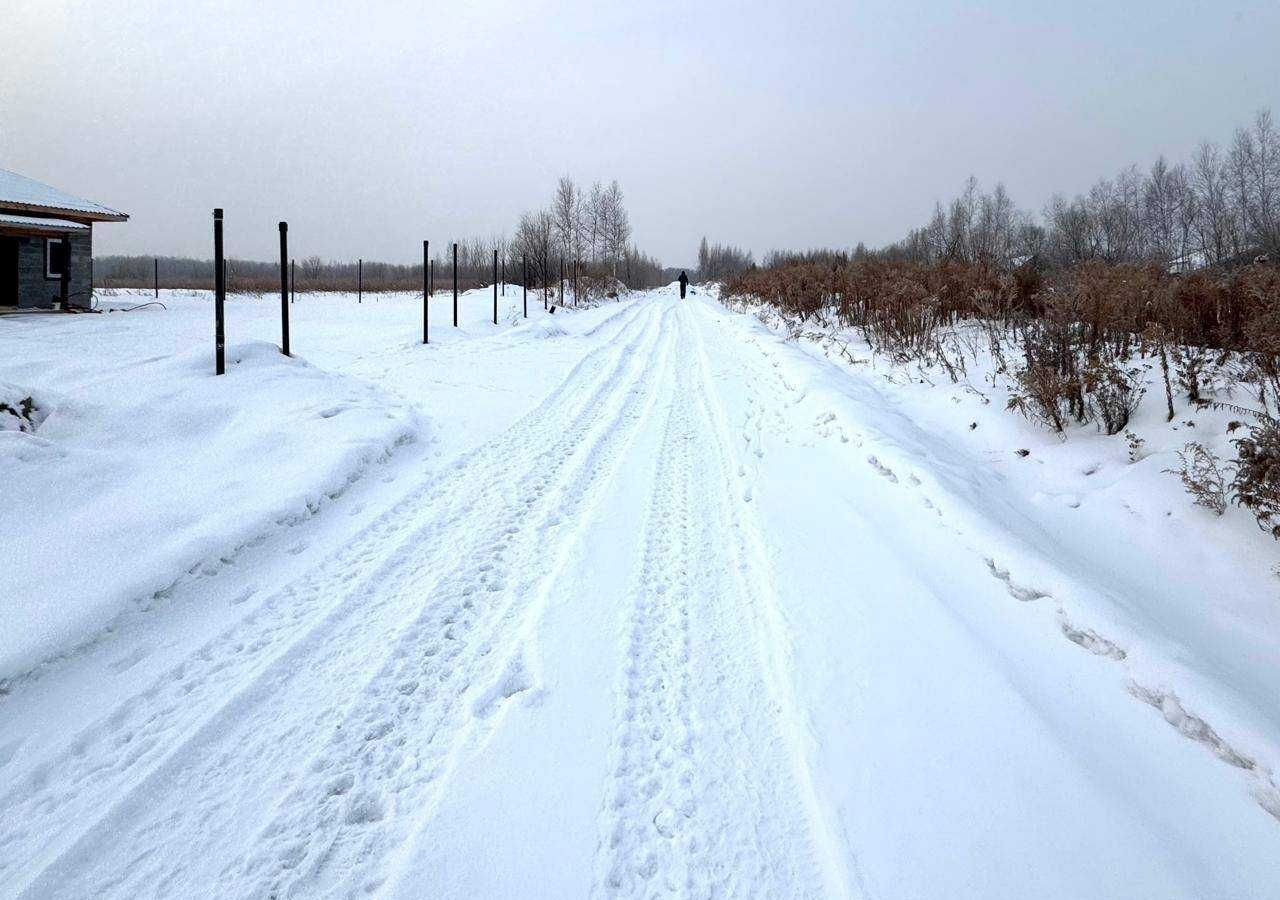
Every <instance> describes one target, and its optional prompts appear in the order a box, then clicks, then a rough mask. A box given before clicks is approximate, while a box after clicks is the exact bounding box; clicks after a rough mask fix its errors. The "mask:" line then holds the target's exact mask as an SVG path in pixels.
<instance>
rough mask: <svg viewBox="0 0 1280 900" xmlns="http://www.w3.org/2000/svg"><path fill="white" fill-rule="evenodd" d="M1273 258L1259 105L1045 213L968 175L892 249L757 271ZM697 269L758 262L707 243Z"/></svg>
mask: <svg viewBox="0 0 1280 900" xmlns="http://www.w3.org/2000/svg"><path fill="white" fill-rule="evenodd" d="M1266 253H1269V254H1271V255H1272V257H1273V258H1276V256H1277V254H1280V130H1278V129H1277V127H1276V124H1275V122H1274V120H1273V118H1272V115H1271V113H1270V111H1268V110H1263V111H1261V112H1259V113H1258V114H1257V115H1256V116H1255V117H1254V119H1253V121H1252V122H1251V123H1249V124H1248V125H1247V126H1242V127H1240V128H1238V129H1236V132H1235V134H1234V135H1233V136H1232V139H1231V141H1230V143H1229V144H1228V145H1227V146H1225V147H1223V146H1220V145H1218V144H1215V143H1212V142H1209V141H1206V142H1204V143H1202V144H1201V145H1200V146H1199V148H1198V149H1197V150H1196V152H1195V154H1194V155H1193V157H1192V158H1191V160H1190V161H1187V162H1179V163H1170V162H1169V161H1168V160H1167V159H1165V157H1163V156H1161V157H1159V158H1157V159H1156V160H1155V162H1153V163H1152V164H1151V166H1150V167H1149V168H1147V169H1146V170H1145V171H1142V170H1140V169H1139V168H1138V167H1137V166H1129V167H1128V168H1125V169H1122V170H1121V171H1120V172H1118V173H1117V174H1116V175H1115V176H1114V177H1112V178H1100V179H1099V180H1098V181H1097V182H1096V183H1095V184H1094V185H1093V186H1092V187H1090V188H1089V190H1088V191H1086V192H1084V193H1077V194H1076V195H1074V196H1072V197H1068V196H1067V195H1065V194H1056V195H1054V196H1053V197H1052V198H1050V200H1049V202H1048V203H1047V204H1046V206H1045V208H1044V209H1043V210H1042V211H1041V212H1040V214H1038V215H1037V214H1034V213H1031V212H1028V211H1026V210H1021V209H1019V208H1018V207H1017V206H1016V205H1015V204H1014V201H1013V199H1012V198H1011V197H1010V196H1009V194H1008V192H1007V191H1006V190H1005V187H1004V185H1003V184H1001V183H997V184H996V186H995V187H994V188H993V189H992V190H991V191H989V192H988V191H984V190H982V189H981V188H980V186H979V184H978V180H977V179H976V178H974V177H972V176H971V177H970V178H969V179H968V181H966V182H965V185H964V189H963V190H962V191H961V193H960V195H959V196H958V197H956V198H955V199H953V200H952V201H951V202H950V203H948V204H945V205H944V204H943V203H941V202H939V203H937V204H935V206H934V210H933V215H932V216H931V217H930V219H929V221H928V223H927V224H925V225H923V226H921V227H919V228H915V229H912V230H911V231H910V232H908V234H907V235H906V237H904V238H903V239H902V240H900V241H898V242H896V243H894V244H891V245H889V246H887V247H884V248H881V249H879V250H869V249H868V248H867V247H866V246H865V245H864V244H862V243H859V244H857V245H856V246H855V247H854V248H853V249H852V250H830V249H820V250H810V251H799V252H793V251H773V252H771V253H769V254H768V255H767V256H766V257H765V259H764V260H763V261H762V265H763V266H765V267H766V268H767V267H773V266H777V265H782V264H785V263H787V262H789V261H815V260H817V259H832V260H840V261H848V260H851V259H852V260H856V259H866V258H870V257H878V258H881V259H887V260H902V261H910V262H920V263H938V262H961V263H981V264H985V265H988V266H995V267H1008V266H1009V265H1011V264H1012V265H1015V266H1016V265H1018V264H1021V263H1022V262H1025V261H1026V260H1028V259H1031V258H1034V259H1036V260H1037V264H1038V265H1040V266H1041V267H1044V268H1055V267H1057V268H1062V267H1071V266H1076V265H1080V264H1082V263H1087V262H1094V261H1098V262H1105V263H1134V264H1150V263H1154V264H1157V265H1160V266H1164V267H1168V268H1170V269H1171V270H1172V271H1178V272H1185V271H1193V270H1195V269H1198V268H1203V267H1223V266H1233V265H1240V264H1244V263H1248V262H1251V261H1252V260H1253V259H1254V257H1256V256H1258V255H1259V254H1266ZM698 263H699V277H700V278H701V279H702V280H721V279H724V278H728V277H732V276H733V275H737V274H740V273H742V272H745V271H747V270H749V269H751V268H753V267H754V265H755V261H754V260H753V259H752V257H751V254H750V253H749V252H747V251H744V250H742V249H741V248H738V247H734V246H731V245H720V244H716V245H709V244H708V243H707V240H706V238H703V240H702V245H701V247H700V249H699V253H698Z"/></svg>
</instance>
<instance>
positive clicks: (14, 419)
mask: <svg viewBox="0 0 1280 900" xmlns="http://www.w3.org/2000/svg"><path fill="white" fill-rule="evenodd" d="M46 415H47V412H46V411H45V410H44V409H42V408H41V406H40V404H38V403H37V402H36V401H35V398H34V397H32V396H31V395H30V394H28V393H26V392H25V391H23V390H21V389H19V388H17V387H15V386H14V385H8V384H0V431H24V432H27V433H28V434H30V433H32V432H34V431H35V430H36V429H37V428H39V427H40V423H41V422H43V421H44V419H45V416H46Z"/></svg>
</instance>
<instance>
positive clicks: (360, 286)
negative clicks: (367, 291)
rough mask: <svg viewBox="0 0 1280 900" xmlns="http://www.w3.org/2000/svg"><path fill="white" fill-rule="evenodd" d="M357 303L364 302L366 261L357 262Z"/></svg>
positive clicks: (359, 260) (358, 260)
mask: <svg viewBox="0 0 1280 900" xmlns="http://www.w3.org/2000/svg"><path fill="white" fill-rule="evenodd" d="M356 302H357V303H363V302H364V260H363V259H357V260H356Z"/></svg>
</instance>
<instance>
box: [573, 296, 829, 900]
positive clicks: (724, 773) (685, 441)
mask: <svg viewBox="0 0 1280 900" xmlns="http://www.w3.org/2000/svg"><path fill="white" fill-rule="evenodd" d="M678 325H679V328H680V332H681V344H680V349H679V352H678V358H679V359H680V364H679V365H678V367H677V377H676V383H675V385H674V391H673V393H672V394H671V396H670V397H669V398H668V400H667V409H666V419H665V425H664V430H663V435H662V439H661V443H660V448H659V451H658V458H657V461H656V463H655V471H654V476H653V495H652V497H651V501H650V508H649V511H648V514H647V518H646V523H645V527H644V531H643V536H642V541H641V546H640V552H639V560H638V566H637V575H636V579H635V584H634V587H633V588H632V590H631V594H630V597H629V609H630V613H629V616H628V621H627V625H628V626H629V627H628V636H627V638H626V640H627V650H626V657H625V662H624V668H623V672H622V673H621V676H620V683H619V687H618V697H619V719H618V722H617V725H616V734H615V739H614V748H613V751H612V762H611V768H610V778H609V782H608V784H607V785H606V790H605V794H606V796H605V802H604V807H603V810H602V817H601V836H600V843H599V846H598V850H597V860H596V873H595V885H594V893H595V894H596V895H597V896H605V897H648V896H654V895H657V894H660V893H669V894H674V895H676V896H759V897H778V896H789V897H796V896H800V897H803V896H821V895H823V894H824V893H826V892H828V891H831V892H834V893H847V892H845V891H844V890H843V888H842V887H841V884H842V881H843V879H842V878H841V877H840V875H839V874H838V873H835V874H833V873H832V872H831V871H830V870H829V869H828V866H829V865H830V864H829V863H828V862H827V861H826V860H824V859H823V858H822V856H823V855H824V854H825V853H826V849H827V844H828V843H829V841H828V839H827V837H826V835H825V826H824V825H823V824H822V823H821V822H819V821H817V820H815V818H814V814H813V811H812V807H811V805H810V797H809V794H811V789H809V788H808V786H807V782H806V783H805V784H804V785H801V784H800V783H799V781H798V779H797V772H798V770H803V769H804V763H803V761H802V760H798V759H797V758H796V756H795V754H796V746H795V742H794V740H793V737H792V735H791V734H790V733H789V732H790V730H792V729H794V723H792V722H790V721H784V717H785V715H787V714H788V710H787V709H785V708H784V707H783V706H782V705H781V704H779V703H778V696H779V694H778V691H777V687H776V685H775V684H773V674H774V673H773V672H772V671H771V666H770V664H769V663H767V662H766V661H765V659H764V658H763V657H762V656H761V649H762V644H765V643H770V642H772V641H773V640H775V639H776V638H777V635H776V634H772V633H770V634H767V635H765V634H762V633H761V632H760V628H761V627H762V623H761V619H760V616H761V611H760V609H759V608H758V606H759V604H760V603H761V598H760V595H759V593H758V588H757V587H755V586H753V585H754V584H755V583H756V582H757V581H758V578H759V574H760V573H759V572H758V571H757V569H756V564H755V562H754V561H753V560H752V559H751V554H752V553H753V552H755V551H754V550H753V549H749V548H747V547H746V545H745V544H744V543H743V541H744V538H743V537H742V534H741V523H740V521H739V514H738V512H737V506H738V505H739V504H741V502H742V501H741V500H740V499H739V498H738V496H737V493H736V491H735V490H734V485H733V475H732V474H731V473H734V472H736V471H738V466H737V465H736V464H735V463H734V461H733V460H732V459H731V458H730V457H729V455H728V450H727V443H726V441H727V438H726V436H725V435H726V432H725V430H724V426H723V423H721V422H720V421H719V420H718V419H717V418H716V416H715V414H714V413H713V410H712V408H711V406H710V401H709V399H708V396H707V391H708V390H709V384H708V382H709V376H708V374H707V372H706V369H705V365H704V363H703V361H702V351H701V349H700V346H699V342H700V338H699V337H698V335H697V329H698V324H697V322H696V321H695V319H694V318H693V316H692V314H691V313H690V312H689V311H688V308H687V307H684V306H682V307H680V308H679V313H678ZM816 832H823V833H822V834H817V833H816ZM820 847H821V849H820Z"/></svg>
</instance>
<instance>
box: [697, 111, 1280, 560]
mask: <svg viewBox="0 0 1280 900" xmlns="http://www.w3.org/2000/svg"><path fill="white" fill-rule="evenodd" d="M703 249H704V250H705V251H706V252H705V253H700V254H699V259H700V264H702V263H704V261H705V268H704V269H703V270H701V271H700V273H699V274H700V276H703V277H708V276H706V274H705V273H706V272H714V273H717V274H715V275H713V276H710V277H714V278H716V279H717V280H722V281H723V282H724V284H723V289H722V296H723V297H725V298H726V300H727V301H728V302H730V303H735V302H746V303H754V304H758V305H760V306H761V307H763V308H766V309H771V310H774V311H775V312H776V313H777V314H778V315H780V316H781V317H782V319H783V321H784V322H786V323H787V327H788V328H790V329H791V331H792V332H793V333H794V334H801V333H806V332H810V331H813V330H814V329H815V328H816V329H818V331H819V332H821V333H826V330H827V329H828V328H836V329H840V328H850V329H854V330H856V332H857V333H859V334H860V335H861V336H862V337H863V338H865V340H866V343H867V345H868V347H869V348H870V350H871V351H872V352H873V353H875V354H877V355H882V356H886V357H888V358H889V359H891V360H893V361H895V362H898V363H903V364H916V365H919V366H922V367H927V368H933V369H941V370H943V371H944V372H945V373H946V374H947V376H949V377H950V379H951V380H952V381H957V382H958V381H960V380H962V379H963V378H964V377H965V374H966V368H967V366H968V365H970V364H973V363H976V362H978V360H979V357H981V358H982V360H983V364H984V365H986V363H987V361H990V363H991V364H992V365H993V366H994V373H995V374H994V375H993V376H992V377H993V378H995V379H997V380H999V381H1000V382H1001V383H1003V384H1006V385H1007V386H1008V388H1009V395H1008V408H1009V409H1010V410H1011V411H1014V412H1016V413H1019V414H1021V415H1023V416H1025V417H1026V418H1027V419H1029V420H1030V421H1033V422H1037V423H1041V424H1043V425H1044V426H1046V427H1048V428H1050V429H1052V430H1054V431H1056V432H1059V433H1061V434H1064V435H1065V434H1066V432H1067V431H1068V430H1069V429H1070V428H1071V427H1073V426H1081V425H1093V426H1096V427H1097V428H1098V430H1100V431H1102V432H1103V433H1105V434H1109V435H1124V439H1125V440H1127V441H1129V444H1130V448H1131V449H1132V448H1134V447H1140V446H1141V444H1142V439H1141V437H1140V436H1139V435H1136V434H1134V433H1133V432H1131V431H1129V422H1130V417H1131V416H1132V415H1133V414H1134V413H1135V412H1136V410H1137V408H1138V404H1139V402H1140V401H1141V399H1142V397H1143V395H1144V392H1145V391H1146V389H1147V372H1148V371H1150V370H1152V369H1153V368H1154V369H1156V370H1158V372H1159V375H1158V381H1157V382H1156V383H1157V384H1159V385H1160V388H1159V389H1160V390H1161V392H1162V393H1163V398H1162V401H1163V402H1162V404H1161V405H1162V407H1163V408H1164V410H1165V418H1166V419H1167V420H1168V421H1172V420H1173V419H1174V417H1175V415H1176V407H1178V406H1184V407H1185V406H1191V407H1201V406H1216V407H1219V408H1224V409H1228V410H1230V411H1231V412H1232V413H1233V414H1235V415H1238V416H1239V417H1240V419H1241V420H1242V421H1237V422H1234V423H1233V424H1232V428H1231V429H1230V430H1231V431H1232V433H1234V434H1236V435H1238V436H1236V437H1234V438H1233V439H1232V441H1231V443H1232V445H1233V446H1234V448H1235V458H1234V459H1229V460H1223V459H1219V458H1218V457H1217V456H1216V455H1215V454H1214V453H1213V452H1212V451H1211V450H1209V448H1207V447H1206V446H1205V445H1204V444H1202V443H1200V442H1196V441H1192V442H1190V443H1188V444H1187V445H1186V446H1185V447H1184V450H1183V452H1182V453H1181V454H1179V459H1180V465H1179V468H1178V470H1176V474H1178V475H1179V476H1180V477H1181V478H1182V481H1183V484H1184V485H1185V486H1186V488H1187V490H1188V491H1189V492H1190V493H1191V494H1192V496H1193V497H1194V499H1195V502H1196V503H1198V504H1200V505H1202V506H1205V507H1207V508H1209V509H1212V510H1214V511H1215V512H1217V513H1218V514H1221V513H1222V512H1223V511H1224V510H1225V509H1226V507H1227V505H1228V504H1229V503H1231V502H1235V503H1237V504H1239V505H1241V506H1244V507H1246V508H1247V509H1249V510H1250V511H1251V512H1252V513H1253V514H1254V515H1255V516H1256V517H1257V520H1258V523H1259V525H1260V526H1262V527H1263V528H1264V529H1265V530H1267V531H1269V532H1270V533H1272V534H1273V536H1275V537H1277V538H1280V265H1277V263H1280V254H1278V253H1277V251H1278V250H1280V133H1277V131H1276V128H1275V126H1274V125H1273V123H1272V119H1271V116H1270V115H1269V114H1268V113H1266V112H1263V113H1259V114H1258V115H1257V117H1256V118H1255V119H1254V121H1253V122H1252V124H1251V125H1250V126H1249V127H1247V128H1241V129H1239V130H1238V131H1237V132H1236V134H1235V136H1234V139H1233V141H1232V143H1231V146H1230V148H1229V149H1228V150H1226V151H1224V150H1222V149H1220V148H1218V147H1216V146H1215V145H1213V144H1207V143H1206V144H1203V145H1202V146H1201V147H1200V149H1199V150H1198V151H1197V153H1196V155H1195V158H1194V160H1193V161H1192V162H1191V164H1189V165H1187V164H1176V165H1170V164H1169V163H1168V162H1167V161H1166V160H1165V159H1164V158H1163V157H1162V158H1160V159H1158V160H1156V162H1155V163H1154V164H1153V165H1152V166H1151V168H1150V169H1149V170H1148V171H1147V172H1146V173H1145V174H1140V173H1139V172H1138V171H1137V170H1136V169H1134V168H1129V169H1125V170H1123V171H1122V172H1121V173H1120V174H1119V175H1118V176H1116V177H1115V178H1110V179H1102V180H1100V181H1098V182H1097V183H1096V184H1095V185H1094V186H1093V187H1092V188H1091V189H1090V190H1089V191H1088V193H1086V194H1080V195H1077V196H1076V197H1074V198H1072V199H1067V198H1066V197H1065V196H1062V195H1058V196H1055V197H1053V198H1052V199H1051V200H1050V202H1049V203H1048V204H1047V206H1046V208H1045V210H1044V212H1043V214H1042V215H1041V216H1040V217H1039V219H1037V218H1036V217H1033V216H1031V215H1029V214H1027V213H1026V212H1023V211H1019V210H1018V209H1017V208H1016V207H1015V205H1014V203H1013V202H1012V200H1011V199H1010V198H1009V196H1008V195H1007V193H1006V192H1005V190H1004V189H1003V187H1002V186H1000V185H997V186H996V188H995V190H993V191H992V192H990V193H985V192H982V191H980V190H979V189H978V186H977V183H976V181H974V180H973V179H970V180H969V182H968V183H967V184H966V186H965V189H964V191H963V192H962V193H961V195H960V196H959V197H957V198H956V199H955V200H953V201H952V202H951V203H950V204H949V205H947V206H946V207H944V206H942V205H941V204H938V205H937V206H936V207H935V209H934V214H933V216H932V217H931V219H930V221H929V222H928V223H927V224H926V225H924V226H923V227H921V228H917V229H913V230H912V231H911V232H910V233H909V234H908V235H907V236H906V237H905V238H904V239H903V240H901V241H899V242H897V243H895V244H892V245H890V246H888V247H885V248H882V249H880V250H868V249H867V248H866V247H864V246H862V245H858V246H857V247H855V248H854V250H852V251H841V250H814V251H807V252H799V253H787V252H779V253H771V254H769V255H768V256H767V257H766V259H765V261H764V264H763V265H762V266H757V265H756V264H755V263H754V262H753V260H752V259H751V256H750V254H748V253H745V252H743V251H741V250H740V249H738V248H734V247H732V246H728V247H726V246H715V245H708V244H707V243H706V242H705V240H704V242H703ZM1131 458H1132V454H1131Z"/></svg>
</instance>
